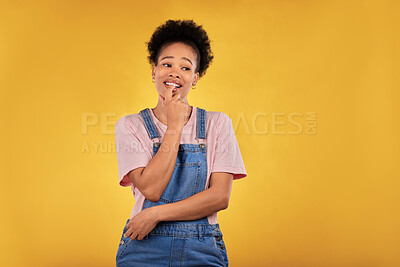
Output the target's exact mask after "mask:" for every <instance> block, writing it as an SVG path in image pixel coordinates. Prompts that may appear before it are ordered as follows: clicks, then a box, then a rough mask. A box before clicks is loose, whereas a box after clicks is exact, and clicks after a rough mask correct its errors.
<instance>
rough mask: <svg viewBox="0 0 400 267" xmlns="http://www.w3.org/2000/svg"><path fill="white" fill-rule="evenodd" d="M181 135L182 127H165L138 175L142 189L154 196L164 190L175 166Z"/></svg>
mask: <svg viewBox="0 0 400 267" xmlns="http://www.w3.org/2000/svg"><path fill="white" fill-rule="evenodd" d="M181 135H182V128H179V127H168V128H167V131H166V133H165V135H164V138H163V141H162V142H161V146H160V147H159V149H158V151H157V153H156V155H155V156H154V157H153V158H152V159H151V160H150V162H149V163H148V164H147V166H146V168H145V169H144V170H143V172H142V175H141V177H140V182H141V185H140V187H141V188H142V189H143V190H146V191H147V192H148V193H150V194H152V195H156V196H161V194H162V192H164V189H165V188H166V186H167V184H168V183H169V180H170V179H171V176H172V173H173V171H174V168H175V164H176V157H177V154H178V149H179V144H180V139H181Z"/></svg>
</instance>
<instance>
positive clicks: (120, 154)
mask: <svg viewBox="0 0 400 267" xmlns="http://www.w3.org/2000/svg"><path fill="white" fill-rule="evenodd" d="M135 128H136V129H137V128H138V127H137V126H136V127H135V125H131V124H130V123H128V122H127V118H126V116H125V117H122V118H120V119H119V120H118V121H117V122H116V124H115V147H116V151H117V162H118V173H119V185H121V186H124V187H126V186H134V185H133V183H132V181H131V180H130V179H129V177H128V175H127V174H128V173H129V172H130V171H131V170H134V169H136V168H139V167H146V166H147V164H148V163H149V161H150V160H151V158H150V157H149V155H148V153H147V152H146V151H145V149H144V147H143V144H142V143H141V142H140V140H139V138H138V132H137V131H135V130H134V129H135Z"/></svg>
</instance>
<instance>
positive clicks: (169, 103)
mask: <svg viewBox="0 0 400 267" xmlns="http://www.w3.org/2000/svg"><path fill="white" fill-rule="evenodd" d="M173 88H174V86H173V85H168V87H167V89H166V90H165V99H163V101H161V103H163V109H164V112H165V113H166V115H167V124H168V126H169V127H178V128H179V129H182V128H183V126H184V125H185V121H186V117H187V114H188V112H189V110H190V107H189V105H188V103H186V102H184V101H182V100H180V97H181V96H180V94H179V93H178V92H177V93H175V94H173V92H172V90H173Z"/></svg>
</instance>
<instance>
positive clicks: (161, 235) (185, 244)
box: [116, 108, 229, 267]
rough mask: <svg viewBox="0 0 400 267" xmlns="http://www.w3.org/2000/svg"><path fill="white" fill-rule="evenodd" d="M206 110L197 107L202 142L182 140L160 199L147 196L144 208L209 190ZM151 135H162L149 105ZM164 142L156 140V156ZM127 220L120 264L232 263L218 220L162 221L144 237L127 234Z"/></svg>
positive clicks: (145, 114) (146, 113) (145, 116)
mask: <svg viewBox="0 0 400 267" xmlns="http://www.w3.org/2000/svg"><path fill="white" fill-rule="evenodd" d="M206 114H207V113H206V111H205V110H204V109H200V108H197V125H196V127H197V129H196V139H197V140H198V142H199V143H198V144H180V145H179V150H178V154H177V159H176V164H175V168H174V171H173V173H172V176H171V179H170V181H169V183H168V185H167V187H166V188H165V190H164V192H163V193H162V195H161V197H160V200H159V201H157V202H151V201H149V200H147V199H146V200H145V201H144V204H143V209H146V208H149V207H153V206H157V205H163V204H167V203H173V202H176V201H180V200H183V199H185V198H188V197H190V196H192V195H194V194H196V193H198V192H200V191H202V190H205V183H206V181H207V146H206V144H205V142H203V143H200V140H201V139H202V140H204V141H205V139H206ZM140 115H141V116H142V118H143V120H144V122H145V126H146V130H147V132H148V134H149V137H150V138H151V139H156V138H160V135H159V133H158V131H157V128H156V127H155V124H154V122H153V120H152V118H151V115H150V111H149V109H144V110H142V111H141V112H140ZM159 147H160V142H155V141H154V140H153V157H154V156H155V155H156V153H157V151H158V149H159ZM128 222H129V219H128V220H127V221H126V224H125V227H124V229H123V233H122V236H121V240H120V244H119V247H118V251H117V256H116V262H117V267H123V266H152V267H153V266H228V265H229V262H228V255H227V252H226V247H225V243H224V241H223V238H222V232H221V230H220V228H219V225H218V224H209V222H208V220H207V217H203V218H200V219H197V220H192V221H166V222H160V223H158V224H157V226H156V227H155V228H154V229H153V230H152V231H151V232H150V233H149V234H148V235H147V236H146V237H145V238H144V239H143V240H131V239H130V237H127V238H124V236H123V235H124V234H125V232H126V230H127V228H126V226H127V224H128Z"/></svg>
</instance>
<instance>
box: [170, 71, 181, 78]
mask: <svg viewBox="0 0 400 267" xmlns="http://www.w3.org/2000/svg"><path fill="white" fill-rule="evenodd" d="M169 77H176V78H179V75H178V74H176V73H175V72H172V73H170V74H169Z"/></svg>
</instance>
